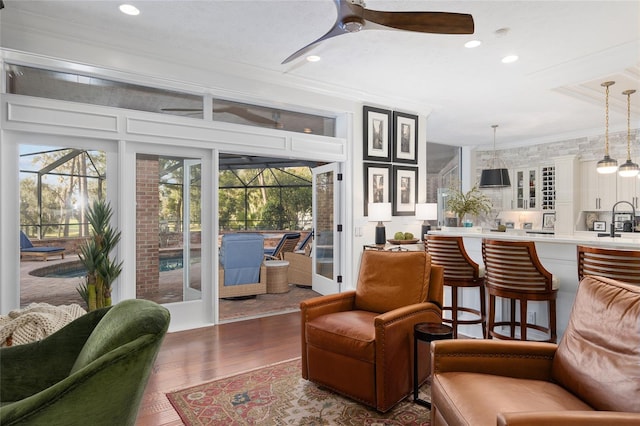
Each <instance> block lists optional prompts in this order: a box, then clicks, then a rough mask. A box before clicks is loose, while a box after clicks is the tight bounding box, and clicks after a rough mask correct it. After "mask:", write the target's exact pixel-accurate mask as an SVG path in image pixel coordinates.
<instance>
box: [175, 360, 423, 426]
mask: <svg viewBox="0 0 640 426" xmlns="http://www.w3.org/2000/svg"><path fill="white" fill-rule="evenodd" d="M428 391H429V389H428V386H423V387H422V389H421V395H420V396H421V397H422V398H425V397H426V398H428V395H426V393H428ZM167 397H168V398H169V401H170V402H171V404H172V405H173V407H174V408H175V409H176V411H177V412H178V414H179V415H180V418H181V419H182V421H183V422H184V423H185V425H187V426H197V425H354V426H355V425H370V426H374V425H375V426H378V425H422V426H428V425H429V424H430V423H429V415H430V413H429V410H428V409H427V408H425V407H423V406H421V405H418V404H415V403H413V402H412V400H413V398H411V397H409V398H407V399H405V400H404V401H402V402H401V403H399V404H398V405H396V406H395V407H394V408H393V409H392V410H390V411H389V412H387V413H385V414H380V413H378V412H377V411H375V410H373V409H369V408H367V407H365V406H364V405H362V404H359V403H357V402H354V401H351V400H349V399H346V398H343V397H341V396H339V395H337V394H335V393H333V392H331V391H328V390H326V389H322V388H320V387H318V386H317V385H315V384H313V383H311V382H308V381H307V380H304V379H303V378H302V377H301V376H300V358H298V359H294V360H289V361H285V362H281V363H278V364H273V365H270V366H267V367H262V368H259V369H256V370H252V371H249V372H246V373H241V374H237V375H234V376H231V377H227V378H223V379H219V380H215V381H212V382H208V383H204V384H201V385H198V386H193V387H190V388H187V389H183V390H179V391H176V392H171V393H168V394H167Z"/></svg>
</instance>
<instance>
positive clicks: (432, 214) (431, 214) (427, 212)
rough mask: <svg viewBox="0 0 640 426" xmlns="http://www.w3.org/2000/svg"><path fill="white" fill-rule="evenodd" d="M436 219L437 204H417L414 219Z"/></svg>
mask: <svg viewBox="0 0 640 426" xmlns="http://www.w3.org/2000/svg"><path fill="white" fill-rule="evenodd" d="M437 218H438V204H437V203H418V204H416V219H418V220H436V219H437Z"/></svg>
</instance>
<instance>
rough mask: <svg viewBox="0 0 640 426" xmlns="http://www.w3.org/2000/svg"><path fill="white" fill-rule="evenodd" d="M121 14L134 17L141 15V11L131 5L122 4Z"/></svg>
mask: <svg viewBox="0 0 640 426" xmlns="http://www.w3.org/2000/svg"><path fill="white" fill-rule="evenodd" d="M120 12H122V13H124V14H126V15H132V16H136V15H140V10H138V8H137V7H135V6H134V5H131V4H121V5H120Z"/></svg>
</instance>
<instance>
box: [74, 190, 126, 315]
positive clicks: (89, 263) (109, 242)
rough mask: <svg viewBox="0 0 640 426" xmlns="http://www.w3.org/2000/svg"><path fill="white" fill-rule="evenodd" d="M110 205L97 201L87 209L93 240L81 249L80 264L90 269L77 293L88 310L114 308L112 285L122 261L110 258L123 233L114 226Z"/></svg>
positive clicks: (120, 269) (90, 239) (119, 270)
mask: <svg viewBox="0 0 640 426" xmlns="http://www.w3.org/2000/svg"><path fill="white" fill-rule="evenodd" d="M112 215H113V211H112V210H111V205H110V204H109V203H107V202H105V201H104V200H98V201H96V202H94V203H93V205H92V206H91V207H89V209H88V213H87V219H88V221H89V225H90V227H91V237H90V238H89V239H88V240H87V241H86V242H85V243H84V244H83V245H82V246H80V253H79V257H80V261H81V262H82V264H83V265H84V267H85V269H86V270H87V275H86V276H85V282H84V283H82V284H81V285H80V287H78V293H80V295H81V296H82V298H83V299H84V301H85V302H86V304H87V308H88V310H89V311H93V310H95V309H98V308H103V307H106V306H111V284H112V283H113V281H115V279H116V278H117V277H118V275H120V272H122V262H119V263H118V262H116V261H115V259H114V258H111V257H110V256H109V255H110V253H111V251H112V250H113V249H114V248H115V247H116V245H117V244H118V242H119V241H120V231H117V230H116V229H115V228H113V227H112V226H111V223H110V222H111V216H112Z"/></svg>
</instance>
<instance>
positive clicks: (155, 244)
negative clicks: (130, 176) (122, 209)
mask: <svg viewBox="0 0 640 426" xmlns="http://www.w3.org/2000/svg"><path fill="white" fill-rule="evenodd" d="M159 173H160V171H159V162H158V156H154V155H138V157H137V159H136V201H137V205H136V295H137V297H138V298H139V299H141V298H147V297H150V296H151V295H153V294H156V293H157V292H158V291H159V290H160V281H159V280H160V260H159V250H158V248H159V246H160V238H159V229H160V228H159V226H160V223H159V219H158V218H159V208H160V198H159V197H160V196H159V192H158V182H159Z"/></svg>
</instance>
